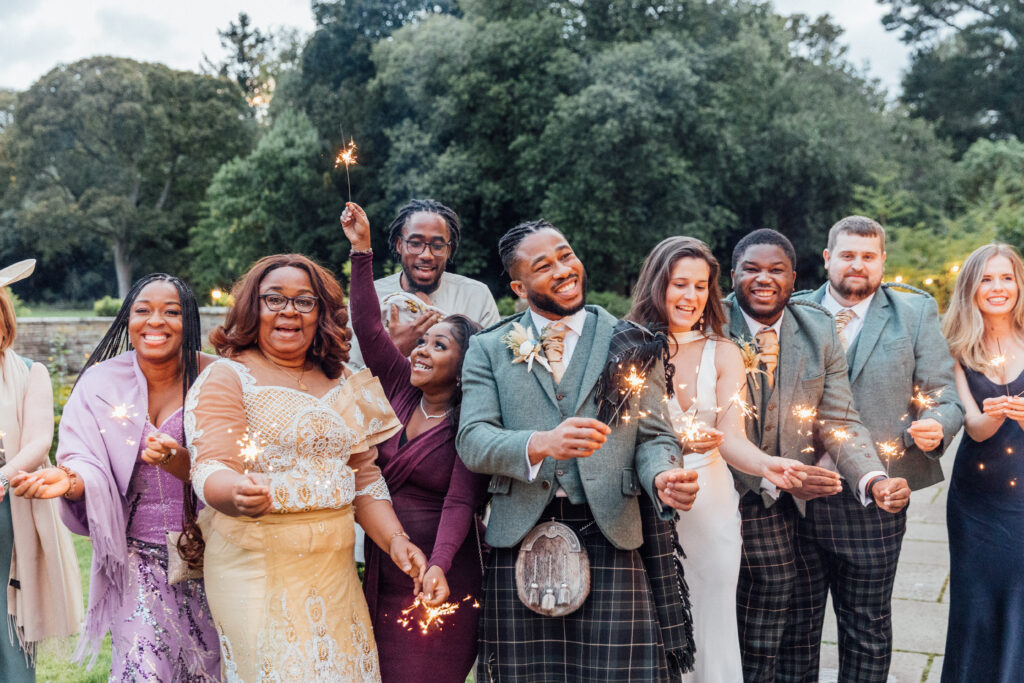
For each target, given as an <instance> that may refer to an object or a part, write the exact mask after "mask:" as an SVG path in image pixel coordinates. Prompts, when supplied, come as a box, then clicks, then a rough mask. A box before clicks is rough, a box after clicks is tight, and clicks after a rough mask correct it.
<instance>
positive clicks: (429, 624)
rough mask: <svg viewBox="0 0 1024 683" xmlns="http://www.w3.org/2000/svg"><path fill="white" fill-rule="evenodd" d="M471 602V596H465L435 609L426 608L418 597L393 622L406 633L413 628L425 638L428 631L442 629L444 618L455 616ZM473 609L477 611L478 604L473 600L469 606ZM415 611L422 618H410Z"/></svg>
mask: <svg viewBox="0 0 1024 683" xmlns="http://www.w3.org/2000/svg"><path fill="white" fill-rule="evenodd" d="M470 600H473V596H472V595H467V596H466V597H464V598H463V599H462V600H460V601H458V602H444V603H441V604H440V605H438V606H437V607H428V606H427V605H426V604H425V603H424V602H423V599H422V598H421V597H420V596H416V599H415V600H414V601H413V603H412V604H411V605H409V606H408V607H406V608H405V609H403V610H402V616H400V617H399V618H398V619H396V620H395V622H396V623H397V624H398V625H400V626H402V627H403V628H405V630H406V631H411V630H413V628H419V630H420V635H422V636H425V635H427V634H428V633H430V631H431V630H432V629H433V630H437V631H440V630H441V629H442V628H443V627H444V618H445V617H449V616H451V615H453V614H455V612H456V611H458V609H459V608H460V607H462V605H463V604H464V603H466V602H469V601H470ZM471 607H472V608H473V609H479V608H480V603H479V602H477V601H476V600H473V604H472V605H471ZM417 610H422V611H423V617H422V618H416V617H414V616H412V614H413V612H415V611H417Z"/></svg>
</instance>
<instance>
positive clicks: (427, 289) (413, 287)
mask: <svg viewBox="0 0 1024 683" xmlns="http://www.w3.org/2000/svg"><path fill="white" fill-rule="evenodd" d="M402 274H403V275H405V284H406V285H407V286H408V287H409V289H408V290H407V291H408V292H409V293H410V294H415V293H416V292H423V293H424V294H433V293H434V292H436V291H437V288H438V287H440V286H441V276H442V275H444V268H438V269H437V277H435V278H434V279H433V280H431V281H430V282H428V283H426V284H420V283H419V282H416V281H415V280H413V279H412V275H411V274H410V273H409V271H408V269H406V267H405V266H404V265H403V266H402Z"/></svg>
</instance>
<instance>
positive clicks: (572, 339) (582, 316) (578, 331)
mask: <svg viewBox="0 0 1024 683" xmlns="http://www.w3.org/2000/svg"><path fill="white" fill-rule="evenodd" d="M530 319H531V320H532V321H533V329H534V330H535V331H536V333H537V337H538V338H540V337H542V336H543V335H544V330H545V329H546V328H547V327H548V325H554V324H555V323H556V322H558V321H557V320H548V319H547V318H545V317H544V316H542V315H540V314H538V313H537V311H535V310H533V309H532V308H531V309H530ZM561 320H562V322H563V323H565V326H566V328H567V329H566V331H565V341H564V342H563V350H562V365H563V366H564V367H565V369H566V370H568V369H569V363H571V362H572V354H573V353H574V352H575V351H576V344H578V343H579V341H580V337H581V336H583V326H584V325H586V323H587V311H586V309H584V308H581V309H580V310H578V311H576V312H575V313H573V314H572V315H570V316H567V317H565V318H562V319H561ZM536 433H537V432H534V433H533V434H536ZM533 434H531V435H530V439H532V438H533ZM530 439H527V440H526V472H527V475H526V480H527V481H533V480H534V479H536V478H537V473H538V472H540V466H541V465H542V464H543V463H544V461H543V460H541V461H540V462H538V463H537V464H536V465H534V464H531V463H530ZM555 495H556V496H559V497H565V491H563V490H562V488H561V487H559V489H558V491H556V492H555Z"/></svg>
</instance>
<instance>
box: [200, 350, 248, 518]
mask: <svg viewBox="0 0 1024 683" xmlns="http://www.w3.org/2000/svg"><path fill="white" fill-rule="evenodd" d="M246 433H247V425H246V418H245V406H244V404H243V402H242V381H241V378H240V377H239V375H238V373H237V372H235V371H234V370H233V369H232V368H231V367H230V366H229V365H228V363H227V362H225V361H218V362H215V363H213V364H212V365H210V367H209V368H207V369H206V370H205V371H204V372H203V373H202V374H201V375H199V378H198V379H196V381H195V384H193V385H192V388H191V389H190V390H189V392H188V397H187V399H186V401H185V440H186V442H187V443H188V451H189V457H190V458H191V460H192V487H193V488H194V489H195V491H196V495H197V496H199V498H200V500H202V501H203V502H204V503H205V502H206V496H205V495H204V491H203V488H204V486H205V484H206V479H207V477H209V476H210V475H211V474H212V473H214V472H216V471H218V470H224V469H230V470H233V471H235V472H239V473H241V472H243V471H244V469H245V463H244V462H243V460H242V457H241V455H240V446H239V445H238V441H239V440H241V439H243V437H244V436H245V435H246Z"/></svg>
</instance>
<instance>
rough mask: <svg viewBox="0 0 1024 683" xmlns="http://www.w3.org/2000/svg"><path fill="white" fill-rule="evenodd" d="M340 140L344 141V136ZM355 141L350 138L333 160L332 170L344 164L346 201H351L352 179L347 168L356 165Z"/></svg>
mask: <svg viewBox="0 0 1024 683" xmlns="http://www.w3.org/2000/svg"><path fill="white" fill-rule="evenodd" d="M341 138H342V140H344V139H345V134H344V133H342V135H341ZM358 149H359V148H358V147H356V143H355V141H354V140H353V139H352V138H351V137H350V138H349V139H348V144H347V145H344V146H343V147H342V148H341V149H340V150H338V156H336V157H335V158H334V168H338V167H339V166H341V165H342V164H345V184H346V185H348V200H349V201H352V178H351V177H350V176H349V172H348V168H349V166H351V165H352V164H358V161H357V159H356V152H357V151H358Z"/></svg>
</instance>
